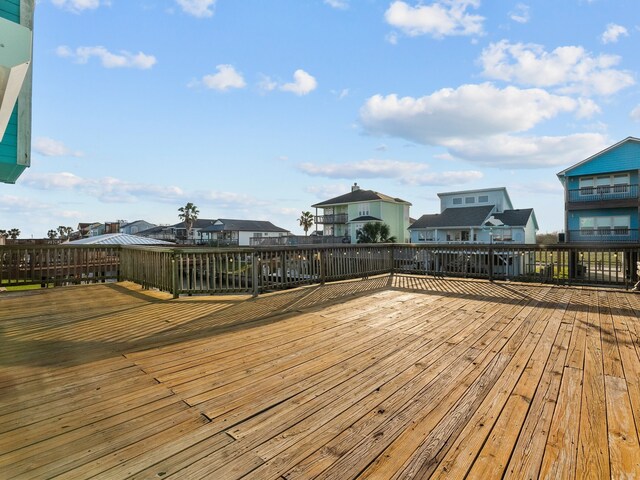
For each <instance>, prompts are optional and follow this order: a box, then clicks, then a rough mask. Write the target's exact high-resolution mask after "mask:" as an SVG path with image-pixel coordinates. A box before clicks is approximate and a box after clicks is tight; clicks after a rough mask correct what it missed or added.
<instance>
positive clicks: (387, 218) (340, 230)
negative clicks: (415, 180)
mask: <svg viewBox="0 0 640 480" xmlns="http://www.w3.org/2000/svg"><path fill="white" fill-rule="evenodd" d="M312 207H314V208H315V209H316V215H315V224H316V227H318V226H322V230H321V231H322V235H323V236H325V237H326V236H333V237H337V238H339V239H340V240H341V241H343V242H344V243H356V242H357V235H356V232H357V231H358V230H359V229H361V228H362V227H363V226H364V225H365V224H366V223H369V222H381V223H386V224H387V225H388V226H389V230H390V234H391V236H394V237H395V238H396V240H397V241H398V242H401V243H404V242H408V241H409V233H408V230H407V229H408V228H409V208H410V207H411V203H409V202H407V201H406V200H402V199H400V198H394V197H390V196H388V195H384V194H382V193H379V192H375V191H373V190H363V189H361V188H360V187H359V186H358V184H357V183H354V184H353V186H352V187H351V192H349V193H345V194H344V195H340V196H338V197H335V198H331V199H329V200H325V201H324V202H320V203H317V204H315V205H312ZM318 209H320V210H322V213H321V214H318Z"/></svg>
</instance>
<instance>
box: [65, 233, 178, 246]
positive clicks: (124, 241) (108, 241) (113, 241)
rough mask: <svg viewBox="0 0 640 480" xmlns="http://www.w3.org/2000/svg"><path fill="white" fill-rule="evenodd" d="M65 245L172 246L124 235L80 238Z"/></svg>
mask: <svg viewBox="0 0 640 480" xmlns="http://www.w3.org/2000/svg"><path fill="white" fill-rule="evenodd" d="M67 245H174V244H173V243H171V242H165V241H164V240H157V239H155V238H147V237H140V236H138V235H127V234H126V233H106V234H104V235H96V236H95V237H87V238H81V239H80V240H74V241H72V242H67Z"/></svg>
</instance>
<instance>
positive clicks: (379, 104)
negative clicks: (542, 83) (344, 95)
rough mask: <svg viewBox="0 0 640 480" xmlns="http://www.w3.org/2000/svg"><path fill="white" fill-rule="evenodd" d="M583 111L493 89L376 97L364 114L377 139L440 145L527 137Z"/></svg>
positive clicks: (556, 100)
mask: <svg viewBox="0 0 640 480" xmlns="http://www.w3.org/2000/svg"><path fill="white" fill-rule="evenodd" d="M584 109H585V107H584V106H581V104H580V103H579V102H578V101H577V100H575V99H573V98H571V97H566V96H558V95H552V94H550V93H548V92H546V91H545V90H542V89H537V88H536V89H526V90H522V89H519V88H517V87H506V88H504V89H499V88H497V87H495V86H494V85H492V84H490V83H483V84H480V85H473V84H472V85H462V86H460V87H458V88H457V89H452V88H445V89H442V90H438V91H436V92H434V93H433V94H431V95H428V96H424V97H421V98H413V97H402V98H400V97H398V96H397V95H395V94H392V95H387V96H386V97H384V96H382V95H375V96H373V97H371V98H369V99H368V100H367V101H366V103H365V104H364V106H363V107H362V108H361V110H360V120H361V122H362V124H363V125H364V127H365V128H366V129H367V130H368V131H369V132H370V133H373V134H380V135H390V136H395V137H401V138H405V139H407V140H411V141H415V142H418V143H422V144H427V145H442V144H444V143H446V142H447V141H448V140H449V139H451V138H458V137H461V136H464V137H467V138H469V137H483V136H487V135H495V134H500V133H505V132H523V131H526V130H529V129H531V128H533V127H534V126H535V125H537V124H538V123H540V122H542V121H543V120H548V119H550V118H553V117H555V116H557V115H558V114H560V113H564V112H577V111H581V112H582V111H584Z"/></svg>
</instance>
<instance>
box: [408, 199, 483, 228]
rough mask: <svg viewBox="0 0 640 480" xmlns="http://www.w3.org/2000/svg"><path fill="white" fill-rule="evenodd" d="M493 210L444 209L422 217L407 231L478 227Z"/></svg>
mask: <svg viewBox="0 0 640 480" xmlns="http://www.w3.org/2000/svg"><path fill="white" fill-rule="evenodd" d="M493 208H494V205H486V206H482V207H460V208H446V209H445V210H444V211H443V212H442V213H436V214H432V215H422V216H421V217H420V218H419V219H418V220H416V221H415V222H414V223H413V224H412V225H411V226H410V227H409V230H413V229H417V228H445V227H480V226H482V224H483V223H484V222H485V220H486V219H487V217H488V216H489V214H490V213H491V211H492V210H493Z"/></svg>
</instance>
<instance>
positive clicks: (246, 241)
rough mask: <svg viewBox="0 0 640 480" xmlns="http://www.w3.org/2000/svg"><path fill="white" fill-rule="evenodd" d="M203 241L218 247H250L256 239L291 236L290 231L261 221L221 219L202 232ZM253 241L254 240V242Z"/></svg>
mask: <svg viewBox="0 0 640 480" xmlns="http://www.w3.org/2000/svg"><path fill="white" fill-rule="evenodd" d="M200 233H201V235H202V240H203V241H204V242H207V243H209V244H211V245H216V246H231V245H239V246H248V245H251V244H253V243H257V242H256V239H263V238H273V237H283V236H288V235H290V234H291V232H289V231H288V230H286V229H284V228H280V227H277V226H275V225H274V224H273V223H271V222H267V221H261V220H236V219H231V218H220V219H218V220H216V221H215V222H214V223H213V225H209V226H208V227H205V228H203V229H202V230H201V231H200ZM252 239H253V240H252Z"/></svg>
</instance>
